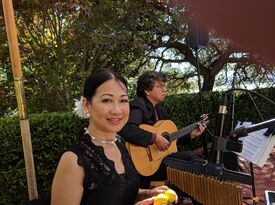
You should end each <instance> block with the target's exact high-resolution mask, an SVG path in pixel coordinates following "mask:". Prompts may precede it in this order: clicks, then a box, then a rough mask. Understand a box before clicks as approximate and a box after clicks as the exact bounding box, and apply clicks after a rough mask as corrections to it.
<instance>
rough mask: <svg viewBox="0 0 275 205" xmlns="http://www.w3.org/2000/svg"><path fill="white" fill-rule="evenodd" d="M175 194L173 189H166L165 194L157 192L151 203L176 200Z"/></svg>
mask: <svg viewBox="0 0 275 205" xmlns="http://www.w3.org/2000/svg"><path fill="white" fill-rule="evenodd" d="M176 197H177V194H176V192H175V191H174V190H172V189H168V190H166V191H165V194H158V195H157V196H156V198H155V199H154V204H153V205H167V204H168V202H170V203H172V202H174V201H175V200H176Z"/></svg>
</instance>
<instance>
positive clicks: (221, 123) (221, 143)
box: [209, 93, 228, 164]
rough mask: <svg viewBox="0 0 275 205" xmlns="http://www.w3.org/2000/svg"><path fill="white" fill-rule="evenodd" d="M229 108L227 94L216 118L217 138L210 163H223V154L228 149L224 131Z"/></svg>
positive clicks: (212, 148)
mask: <svg viewBox="0 0 275 205" xmlns="http://www.w3.org/2000/svg"><path fill="white" fill-rule="evenodd" d="M227 106H228V95H227V93H225V94H224V95H223V96H222V101H221V103H220V105H219V111H218V114H217V117H216V127H215V136H214V138H213V140H212V146H211V150H210V154H209V161H211V162H213V163H216V164H220V163H222V161H223V159H222V153H221V151H223V150H224V149H225V148H226V139H225V138H224V137H223V136H224V130H225V126H226V119H227Z"/></svg>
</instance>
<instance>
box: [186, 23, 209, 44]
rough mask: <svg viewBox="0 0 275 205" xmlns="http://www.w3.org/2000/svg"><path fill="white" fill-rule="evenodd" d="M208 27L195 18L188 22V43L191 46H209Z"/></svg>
mask: <svg viewBox="0 0 275 205" xmlns="http://www.w3.org/2000/svg"><path fill="white" fill-rule="evenodd" d="M208 41H209V39H208V29H206V28H204V27H203V26H201V25H200V23H199V22H198V21H196V20H194V19H191V20H190V21H189V23H188V34H187V43H188V45H189V46H190V47H191V48H194V49H198V48H204V47H207V46H208Z"/></svg>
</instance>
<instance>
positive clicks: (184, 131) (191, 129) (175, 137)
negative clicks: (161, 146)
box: [169, 122, 199, 142]
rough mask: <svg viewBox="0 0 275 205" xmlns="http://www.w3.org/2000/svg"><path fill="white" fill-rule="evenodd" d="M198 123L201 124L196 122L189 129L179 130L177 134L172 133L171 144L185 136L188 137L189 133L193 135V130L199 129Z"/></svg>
mask: <svg viewBox="0 0 275 205" xmlns="http://www.w3.org/2000/svg"><path fill="white" fill-rule="evenodd" d="M198 123H199V122H195V123H193V124H191V125H188V126H187V127H184V128H182V129H180V130H177V131H176V132H173V133H171V134H170V135H169V136H170V140H171V142H172V141H173V140H176V139H178V138H180V137H182V136H184V135H187V134H188V133H191V132H192V131H193V130H195V129H197V126H198Z"/></svg>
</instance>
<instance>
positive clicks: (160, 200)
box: [153, 194, 168, 205]
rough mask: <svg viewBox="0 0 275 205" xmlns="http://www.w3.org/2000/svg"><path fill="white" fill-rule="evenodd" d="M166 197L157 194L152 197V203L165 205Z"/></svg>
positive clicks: (166, 202)
mask: <svg viewBox="0 0 275 205" xmlns="http://www.w3.org/2000/svg"><path fill="white" fill-rule="evenodd" d="M167 204H168V198H167V196H166V195H165V194H158V195H157V196H156V198H155V199H154V203H153V205H167Z"/></svg>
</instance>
